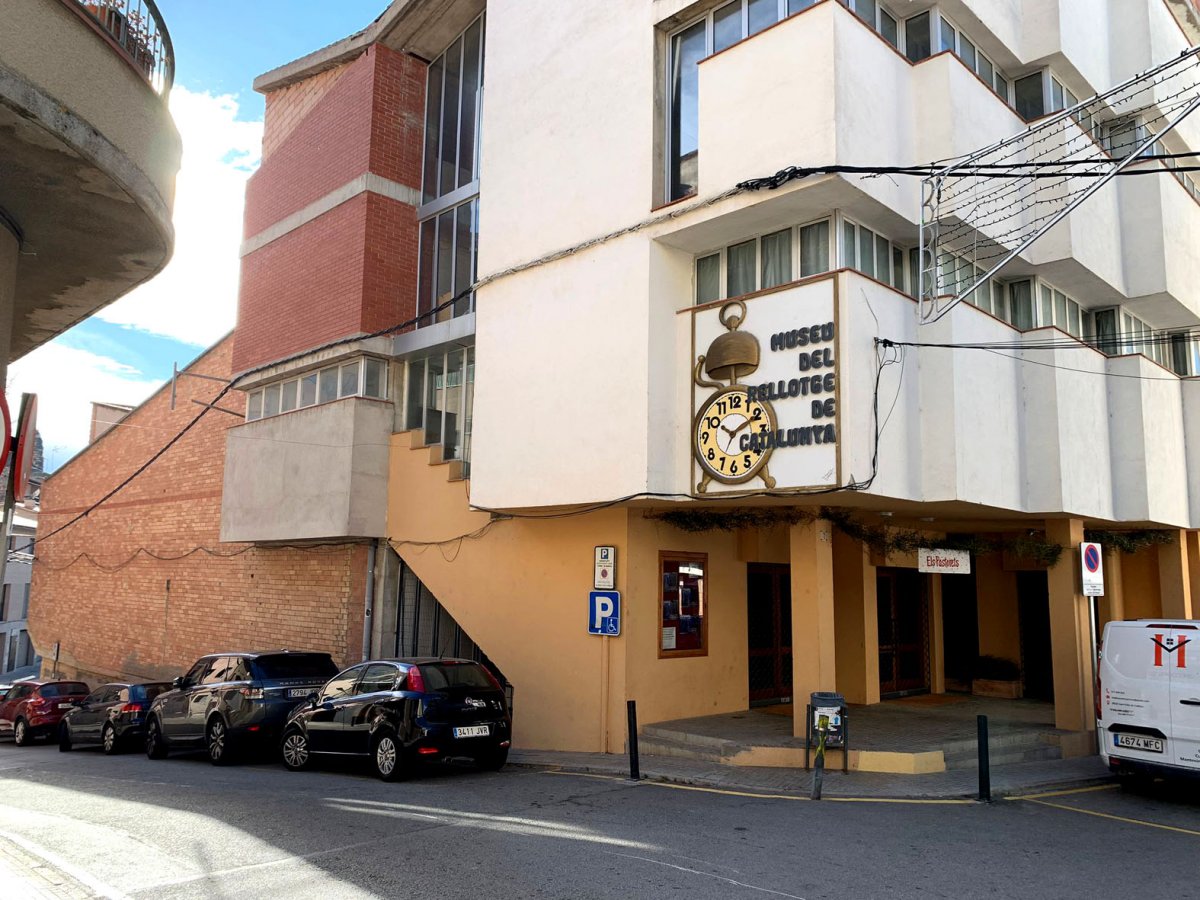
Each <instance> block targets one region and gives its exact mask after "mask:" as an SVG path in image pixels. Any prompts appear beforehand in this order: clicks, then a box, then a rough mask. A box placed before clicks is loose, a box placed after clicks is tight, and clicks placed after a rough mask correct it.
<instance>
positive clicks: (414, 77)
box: [233, 45, 426, 372]
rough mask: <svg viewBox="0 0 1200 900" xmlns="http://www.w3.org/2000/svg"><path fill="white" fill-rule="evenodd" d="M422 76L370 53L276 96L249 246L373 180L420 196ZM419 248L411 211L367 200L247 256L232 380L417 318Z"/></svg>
mask: <svg viewBox="0 0 1200 900" xmlns="http://www.w3.org/2000/svg"><path fill="white" fill-rule="evenodd" d="M425 68H426V67H425V64H424V63H422V62H421V61H420V60H418V59H415V58H414V57H410V56H407V55H405V54H402V53H397V52H395V51H392V50H389V49H388V48H386V47H382V46H379V45H373V46H372V47H371V48H370V49H369V50H368V51H367V52H366V53H364V54H363V55H362V56H360V57H359V58H358V59H356V60H354V61H352V62H349V63H346V64H345V65H343V66H341V67H339V68H338V69H335V70H331V71H329V72H323V73H320V74H318V75H314V76H312V78H309V79H305V80H304V81H302V82H298V83H297V84H294V85H290V86H288V87H286V88H283V89H281V90H279V91H275V92H272V93H271V94H269V95H268V97H267V109H268V114H267V119H266V133H265V135H264V137H263V147H264V152H265V151H266V149H267V148H268V147H269V148H270V151H271V152H270V154H269V155H267V156H266V157H265V158H264V160H263V163H262V166H261V168H260V169H259V170H258V172H256V173H255V175H254V176H253V177H252V178H251V179H250V183H249V185H248V187H247V189H246V213H245V229H246V230H245V234H246V236H247V237H253V236H254V235H256V234H258V233H259V232H261V231H262V230H263V229H265V228H267V227H269V226H271V225H274V224H276V223H278V222H279V221H280V220H282V219H284V218H286V217H287V216H288V215H291V214H292V213H294V212H296V211H298V210H300V209H302V208H304V207H305V206H306V205H308V204H310V203H312V202H313V201H315V200H318V199H320V198H321V197H323V196H325V195H327V194H328V193H329V192H330V191H333V190H335V189H336V188H339V187H341V186H342V185H344V184H346V183H347V182H349V181H351V180H353V179H354V178H357V177H358V176H360V175H363V174H366V173H368V172H371V173H373V174H376V175H380V176H382V177H384V178H387V179H389V180H391V181H394V182H397V183H399V184H401V185H404V186H405V187H409V188H412V189H413V190H414V191H415V190H419V189H420V185H421V154H422V148H423V134H424V119H423V117H424V100H425ZM416 248H417V228H416V211H415V209H414V207H412V206H410V205H408V204H405V203H401V202H399V201H396V200H393V199H391V198H390V197H385V196H383V195H380V194H375V193H372V192H365V193H361V194H358V195H357V196H355V197H353V198H351V199H350V200H347V201H346V202H344V203H342V204H340V205H339V206H337V207H335V208H334V209H332V210H330V211H328V212H326V213H324V214H322V215H321V216H318V217H317V218H315V219H313V220H312V221H310V222H307V223H305V224H303V225H301V226H299V227H298V228H295V229H293V230H292V231H290V232H288V233H286V234H284V235H282V236H281V237H279V238H277V239H276V240H274V241H272V242H271V243H269V244H266V245H264V246H262V247H260V248H259V249H257V250H256V251H254V252H253V253H249V254H247V255H246V256H245V257H243V258H242V281H241V290H240V294H239V301H238V325H237V333H236V342H235V347H234V358H233V366H234V371H235V372H244V371H246V370H247V369H250V368H253V367H254V366H257V365H260V364H263V363H269V362H273V361H275V360H278V359H282V358H284V357H286V356H289V355H291V354H294V353H299V352H303V351H305V350H308V349H311V348H314V347H318V346H320V345H322V344H325V343H327V342H329V341H334V340H338V339H340V338H344V337H352V336H354V335H358V334H363V333H366V332H371V331H375V330H378V329H381V328H386V327H388V326H390V325H395V324H397V323H399V322H402V321H405V320H407V319H409V318H411V317H412V315H413V314H414V312H415V309H416V289H417V288H416V284H417V282H416V277H417V275H416Z"/></svg>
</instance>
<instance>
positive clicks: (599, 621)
mask: <svg viewBox="0 0 1200 900" xmlns="http://www.w3.org/2000/svg"><path fill="white" fill-rule="evenodd" d="M620 633H621V595H620V594H619V593H618V592H617V591H592V592H591V593H590V594H588V634H600V635H607V636H609V637H613V636H615V635H618V634H620Z"/></svg>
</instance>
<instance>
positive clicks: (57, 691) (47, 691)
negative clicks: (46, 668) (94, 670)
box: [42, 681, 88, 697]
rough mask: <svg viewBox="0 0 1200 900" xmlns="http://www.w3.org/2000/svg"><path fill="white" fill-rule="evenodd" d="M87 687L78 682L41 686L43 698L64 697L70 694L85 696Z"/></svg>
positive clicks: (62, 682)
mask: <svg viewBox="0 0 1200 900" xmlns="http://www.w3.org/2000/svg"><path fill="white" fill-rule="evenodd" d="M87 692H88V686H87V685H86V684H81V683H80V682H78V681H60V682H58V683H57V684H43V685H42V696H43V697H66V696H68V695H70V694H86V693H87Z"/></svg>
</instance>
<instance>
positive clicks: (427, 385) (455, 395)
mask: <svg viewBox="0 0 1200 900" xmlns="http://www.w3.org/2000/svg"><path fill="white" fill-rule="evenodd" d="M406 380H407V389H406V390H405V409H404V422H405V427H406V428H409V429H421V430H422V431H424V433H425V443H427V444H441V445H442V459H445V460H451V459H458V460H462V461H463V462H464V463H467V464H468V465H469V463H470V459H471V430H472V419H473V414H474V413H473V411H474V402H475V348H474V347H467V348H466V349H465V350H464V349H463V348H460V347H456V348H455V349H454V350H449V351H444V350H439V351H437V352H435V353H432V354H430V355H428V356H422V357H418V358H415V359H410V360H409V361H408V362H407V379H406Z"/></svg>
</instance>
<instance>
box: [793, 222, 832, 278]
mask: <svg viewBox="0 0 1200 900" xmlns="http://www.w3.org/2000/svg"><path fill="white" fill-rule="evenodd" d="M828 270H829V223H828V222H814V223H813V224H812V225H805V226H804V227H803V228H801V229H800V277H801V278H806V277H808V276H809V275H817V274H819V273H821V272H826V271H828Z"/></svg>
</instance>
